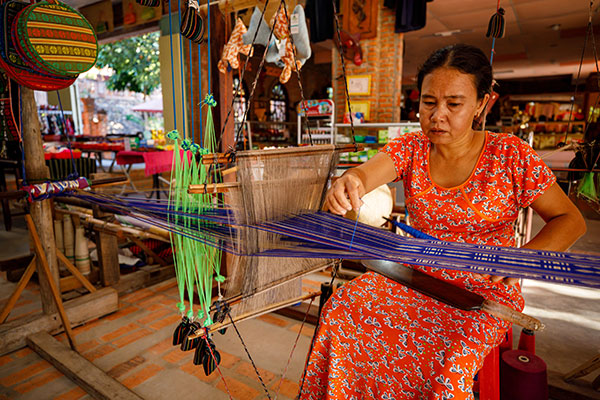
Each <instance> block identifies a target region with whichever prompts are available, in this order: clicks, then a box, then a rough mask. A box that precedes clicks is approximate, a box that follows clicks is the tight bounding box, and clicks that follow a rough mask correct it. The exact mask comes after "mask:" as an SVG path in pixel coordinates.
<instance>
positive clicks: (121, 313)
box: [104, 306, 139, 321]
mask: <svg viewBox="0 0 600 400" xmlns="http://www.w3.org/2000/svg"><path fill="white" fill-rule="evenodd" d="M137 310H139V308H138V307H135V306H128V307H124V308H121V309H120V310H119V311H117V312H115V313H112V314H110V315H107V316H106V317H104V319H107V320H109V321H114V320H115V319H118V318H121V317H124V316H126V315H129V314H131V313H134V312H136V311H137Z"/></svg>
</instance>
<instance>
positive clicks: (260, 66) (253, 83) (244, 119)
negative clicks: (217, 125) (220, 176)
mask: <svg viewBox="0 0 600 400" xmlns="http://www.w3.org/2000/svg"><path fill="white" fill-rule="evenodd" d="M268 4H269V0H267V1H266V2H265V6H264V8H263V11H262V15H261V20H260V21H259V24H258V27H257V29H256V32H254V37H253V38H252V46H254V42H255V40H256V36H257V34H258V30H259V28H260V24H261V23H262V21H263V20H264V17H265V11H266V10H267V5H268ZM280 10H281V3H279V8H278V9H277V13H276V14H275V15H278V14H279V11H280ZM274 29H275V25H273V26H272V27H271V30H270V31H269V38H268V39H267V43H271V38H272V37H273V31H274ZM268 50H269V46H268V45H267V46H265V50H264V52H263V56H262V59H261V60H260V64H259V66H258V71H256V76H255V77H254V81H253V82H252V89H251V90H250V95H249V96H248V107H246V109H245V110H244V115H243V117H242V120H241V121H240V127H239V128H238V132H237V134H236V135H235V136H234V138H235V137H239V134H240V131H241V129H242V127H243V126H244V124H245V122H246V119H247V116H248V111H249V110H250V104H252V100H253V99H254V91H255V90H256V85H257V83H258V78H259V77H260V73H261V72H262V69H263V66H264V65H265V60H266V58H267V51H268ZM249 60H250V57H246V62H245V63H244V73H245V72H246V68H247V66H248V61H249ZM243 76H244V75H243V74H242V77H243ZM241 85H242V83H241V82H240V85H239V86H238V90H236V93H235V95H234V96H233V99H232V102H231V107H230V108H229V112H228V113H227V117H226V118H225V123H223V126H222V127H221V137H220V138H219V144H218V146H217V148H219V149H220V148H221V142H222V141H223V135H224V133H225V127H226V126H227V121H228V120H229V117H230V116H231V112H232V111H233V103H234V101H235V98H236V96H238V95H239V87H241ZM234 146H235V147H237V143H234ZM235 147H234V149H235Z"/></svg>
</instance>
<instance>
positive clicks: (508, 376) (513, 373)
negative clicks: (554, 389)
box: [500, 350, 548, 400]
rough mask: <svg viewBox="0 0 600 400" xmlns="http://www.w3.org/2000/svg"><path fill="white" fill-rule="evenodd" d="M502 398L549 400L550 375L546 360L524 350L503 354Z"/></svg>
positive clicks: (501, 365) (501, 368)
mask: <svg viewBox="0 0 600 400" xmlns="http://www.w3.org/2000/svg"><path fill="white" fill-rule="evenodd" d="M500 398H502V399H511V400H547V399H548V374H547V371H546V363H545V362H544V360H542V359H541V358H540V357H538V356H536V355H535V354H533V353H530V352H528V351H524V350H508V351H505V352H504V353H502V357H501V360H500Z"/></svg>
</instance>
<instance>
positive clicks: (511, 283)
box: [489, 275, 519, 286]
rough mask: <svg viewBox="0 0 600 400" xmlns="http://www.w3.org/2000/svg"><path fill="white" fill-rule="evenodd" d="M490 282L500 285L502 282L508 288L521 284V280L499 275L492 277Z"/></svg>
mask: <svg viewBox="0 0 600 400" xmlns="http://www.w3.org/2000/svg"><path fill="white" fill-rule="evenodd" d="M489 280H490V282H492V283H498V282H500V281H502V282H504V284H505V285H507V286H514V285H515V284H517V283H518V282H519V278H510V277H507V276H498V275H491V276H490V277H489Z"/></svg>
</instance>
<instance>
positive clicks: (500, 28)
mask: <svg viewBox="0 0 600 400" xmlns="http://www.w3.org/2000/svg"><path fill="white" fill-rule="evenodd" d="M505 25H506V23H505V22H504V8H502V7H499V8H498V9H497V10H496V13H494V15H492V17H491V18H490V22H489V23H488V30H487V33H486V34H485V36H486V37H493V38H503V37H504V27H505Z"/></svg>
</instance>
